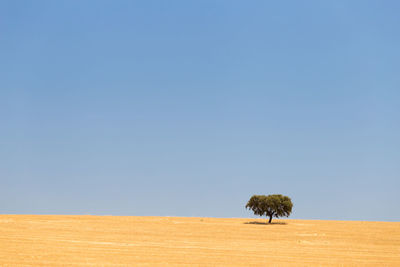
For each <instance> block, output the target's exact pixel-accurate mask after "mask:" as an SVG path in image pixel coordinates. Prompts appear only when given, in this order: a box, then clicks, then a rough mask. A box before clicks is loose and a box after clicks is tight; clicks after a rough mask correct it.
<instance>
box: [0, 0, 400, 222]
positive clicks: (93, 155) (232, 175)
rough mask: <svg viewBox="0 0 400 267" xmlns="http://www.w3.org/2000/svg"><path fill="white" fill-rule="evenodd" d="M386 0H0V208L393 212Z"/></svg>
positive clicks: (393, 76) (395, 167)
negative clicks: (276, 204)
mask: <svg viewBox="0 0 400 267" xmlns="http://www.w3.org/2000/svg"><path fill="white" fill-rule="evenodd" d="M399 10H400V4H399V1H361V0H360V1H347V0H344V1H284V2H282V1H231V0H229V1H228V0H227V1H147V0H146V1H0V182H1V183H0V213H17V214H19V213H28V214H112V215H171V216H216V217H250V216H252V214H251V212H250V211H246V210H245V208H244V205H245V204H246V202H247V200H248V198H249V197H250V196H251V195H252V194H271V193H282V194H285V195H288V196H290V197H291V198H292V200H293V202H294V213H293V216H292V217H293V218H303V219H345V220H389V221H391V220H395V221H396V220H397V221H398V220H400V205H399V203H400V16H399Z"/></svg>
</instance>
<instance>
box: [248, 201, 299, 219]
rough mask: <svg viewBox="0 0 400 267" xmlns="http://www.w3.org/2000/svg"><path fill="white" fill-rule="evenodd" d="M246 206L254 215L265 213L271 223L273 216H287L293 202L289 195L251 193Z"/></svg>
mask: <svg viewBox="0 0 400 267" xmlns="http://www.w3.org/2000/svg"><path fill="white" fill-rule="evenodd" d="M246 208H247V209H250V210H252V211H253V212H254V214H255V215H260V216H263V215H266V216H267V217H269V221H268V222H269V223H271V221H272V218H273V217H275V218H279V217H289V215H290V213H291V212H292V208H293V203H292V200H291V199H290V197H288V196H283V195H280V194H276V195H268V196H265V195H253V196H252V197H251V198H250V200H249V201H248V202H247V204H246Z"/></svg>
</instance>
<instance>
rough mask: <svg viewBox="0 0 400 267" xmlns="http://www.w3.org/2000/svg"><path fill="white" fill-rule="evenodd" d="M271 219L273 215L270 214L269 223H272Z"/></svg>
mask: <svg viewBox="0 0 400 267" xmlns="http://www.w3.org/2000/svg"><path fill="white" fill-rule="evenodd" d="M271 221H272V215H269V221H268V223H271Z"/></svg>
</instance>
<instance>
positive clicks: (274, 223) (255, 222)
mask: <svg viewBox="0 0 400 267" xmlns="http://www.w3.org/2000/svg"><path fill="white" fill-rule="evenodd" d="M244 224H260V225H286V224H287V223H286V222H271V223H268V222H258V221H253V222H244Z"/></svg>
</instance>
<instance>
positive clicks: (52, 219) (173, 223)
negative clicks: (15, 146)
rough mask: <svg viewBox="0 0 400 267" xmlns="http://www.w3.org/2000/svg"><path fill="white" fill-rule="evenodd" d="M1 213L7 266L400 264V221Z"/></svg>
mask: <svg viewBox="0 0 400 267" xmlns="http://www.w3.org/2000/svg"><path fill="white" fill-rule="evenodd" d="M261 222H265V220H261V219H257V220H255V219H216V218H180V217H123V216H121V217H118V216H60V215H57V216H47V215H46V216H45V215H0V265H1V266H57V265H62V266H69V265H76V266H84V265H86V266H131V265H142V266H165V265H171V266H177V265H178V266H179V265H181V266H400V222H360V221H311V220H279V221H276V222H281V223H280V224H272V225H266V224H260V223H261Z"/></svg>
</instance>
